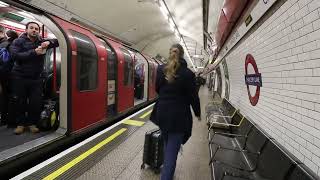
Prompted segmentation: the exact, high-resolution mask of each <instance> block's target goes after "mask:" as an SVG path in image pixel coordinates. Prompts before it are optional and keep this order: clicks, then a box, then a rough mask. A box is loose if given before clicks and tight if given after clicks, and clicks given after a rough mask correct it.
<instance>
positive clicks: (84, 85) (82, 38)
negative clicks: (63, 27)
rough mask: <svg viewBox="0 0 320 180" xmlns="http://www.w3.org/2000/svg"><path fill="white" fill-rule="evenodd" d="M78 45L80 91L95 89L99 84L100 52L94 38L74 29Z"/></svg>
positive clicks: (73, 32)
mask: <svg viewBox="0 0 320 180" xmlns="http://www.w3.org/2000/svg"><path fill="white" fill-rule="evenodd" d="M71 34H72V35H73V37H74V39H75V41H76V45H77V78H78V88H79V90H80V91H86V90H93V89H96V88H97V84H98V53H97V49H96V47H95V45H94V43H93V42H92V40H91V39H90V38H89V37H88V36H86V35H84V34H81V33H79V32H76V31H72V30H71Z"/></svg>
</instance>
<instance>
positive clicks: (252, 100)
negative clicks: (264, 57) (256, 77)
mask: <svg viewBox="0 0 320 180" xmlns="http://www.w3.org/2000/svg"><path fill="white" fill-rule="evenodd" d="M249 64H251V65H252V66H253V69H254V72H255V74H259V70H258V66H257V64H256V61H255V60H254V58H253V56H252V55H251V54H247V56H246V64H245V71H246V75H248V65H249ZM247 91H248V96H249V100H250V103H251V105H252V106H255V105H256V104H257V103H258V101H259V96H260V87H259V86H257V90H256V93H255V95H254V96H251V93H250V89H249V85H248V84H247Z"/></svg>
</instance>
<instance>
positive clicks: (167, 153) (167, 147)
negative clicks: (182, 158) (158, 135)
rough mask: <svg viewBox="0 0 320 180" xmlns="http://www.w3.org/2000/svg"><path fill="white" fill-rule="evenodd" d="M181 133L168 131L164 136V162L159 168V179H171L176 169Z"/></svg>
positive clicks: (181, 139) (182, 135) (181, 140)
mask: <svg viewBox="0 0 320 180" xmlns="http://www.w3.org/2000/svg"><path fill="white" fill-rule="evenodd" d="M183 137H184V134H183V133H168V134H167V135H166V136H164V162H163V168H162V170H161V180H172V179H173V175H174V171H175V169H176V161H177V156H178V152H179V149H180V146H181V144H182V142H183Z"/></svg>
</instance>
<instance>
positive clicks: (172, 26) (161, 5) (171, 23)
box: [159, 0, 197, 72]
mask: <svg viewBox="0 0 320 180" xmlns="http://www.w3.org/2000/svg"><path fill="white" fill-rule="evenodd" d="M159 8H160V11H161V13H162V14H163V15H164V16H165V18H168V22H169V26H170V29H171V30H172V31H173V32H175V31H176V32H175V34H176V33H177V34H179V35H177V34H176V37H178V40H181V41H183V44H184V49H185V50H184V51H185V53H186V55H187V57H188V58H189V61H190V63H191V64H192V67H193V69H194V70H195V71H196V72H197V69H196V67H195V65H194V64H193V61H192V59H191V57H190V54H189V51H188V48H187V45H186V43H185V41H184V38H183V36H181V33H180V31H179V28H178V27H177V26H176V24H175V22H174V19H173V17H172V16H171V14H170V11H169V9H168V8H167V6H166V4H165V2H164V0H159ZM179 36H180V38H179Z"/></svg>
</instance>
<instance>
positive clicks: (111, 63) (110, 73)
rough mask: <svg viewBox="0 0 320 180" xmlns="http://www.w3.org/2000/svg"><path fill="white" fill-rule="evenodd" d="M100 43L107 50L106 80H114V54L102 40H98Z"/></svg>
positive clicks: (115, 58) (115, 57)
mask: <svg viewBox="0 0 320 180" xmlns="http://www.w3.org/2000/svg"><path fill="white" fill-rule="evenodd" d="M100 41H101V43H102V44H103V45H104V47H105V48H106V50H107V57H108V59H107V63H108V79H110V80H115V79H116V67H117V64H116V63H117V56H116V52H115V51H114V50H113V49H111V47H110V46H109V45H108V44H107V43H106V42H105V41H104V40H102V39H100Z"/></svg>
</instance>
